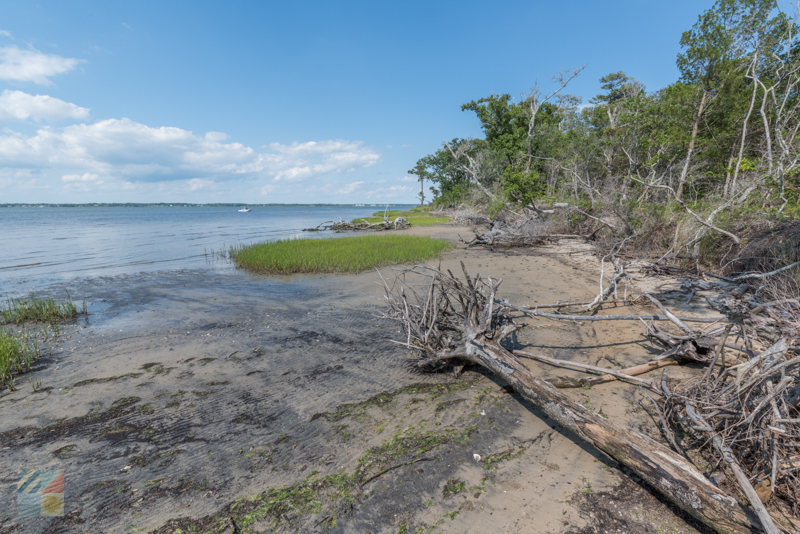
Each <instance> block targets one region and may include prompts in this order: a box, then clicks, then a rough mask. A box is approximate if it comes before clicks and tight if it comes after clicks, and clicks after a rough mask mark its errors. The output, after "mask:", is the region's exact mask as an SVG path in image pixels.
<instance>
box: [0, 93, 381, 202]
mask: <svg viewBox="0 0 800 534" xmlns="http://www.w3.org/2000/svg"><path fill="white" fill-rule="evenodd" d="M18 93H19V91H15V92H13V93H12V92H8V91H6V92H4V93H3V94H2V95H0V118H4V117H5V118H9V117H10V118H14V119H17V120H23V119H24V118H27V117H31V118H34V119H35V120H36V119H39V120H41V119H44V118H49V119H50V120H53V119H58V118H82V117H85V116H87V115H88V110H86V109H85V108H80V107H77V106H74V105H72V104H68V103H66V102H63V101H61V100H58V99H54V98H51V97H39V96H36V97H32V96H30V95H25V94H24V93H21V95H20V94H18ZM7 132H8V133H7V134H6V135H0V162H2V165H3V166H4V167H14V168H24V169H30V170H46V169H54V170H57V171H58V172H59V173H61V174H63V175H64V176H83V175H85V174H87V173H88V174H89V175H93V176H100V177H106V178H121V179H124V180H126V181H130V182H163V181H172V180H191V179H194V178H202V179H205V180H208V179H214V180H215V181H225V180H232V179H240V178H248V177H256V178H259V177H260V178H271V179H274V180H276V181H280V180H285V181H292V182H296V181H301V180H306V179H309V178H313V177H315V176H320V175H325V174H341V173H347V172H351V171H354V170H357V169H362V168H365V167H369V166H371V165H374V164H375V163H377V162H378V161H379V160H380V154H378V153H377V152H375V151H373V150H372V149H371V148H368V147H365V146H363V143H362V142H360V141H342V140H329V141H316V142H308V143H292V144H290V145H282V144H279V143H273V144H270V145H268V149H269V150H268V151H264V152H257V151H256V150H254V149H253V148H251V147H248V146H245V145H243V144H241V143H235V142H226V141H227V137H228V136H227V135H225V134H223V133H220V132H209V133H207V134H205V135H202V136H200V135H195V134H194V133H192V132H191V131H188V130H183V129H181V128H175V127H168V126H162V127H159V128H154V127H150V126H146V125H144V124H140V123H138V122H135V121H132V120H130V119H107V120H102V121H98V122H95V123H92V124H73V125H69V126H65V127H63V128H53V127H50V126H48V127H44V128H40V129H38V130H37V131H36V133H34V134H32V135H24V134H22V133H19V132H14V131H10V130H7ZM197 184H198V183H197V182H195V185H194V186H193V187H192V190H196V189H200V187H197Z"/></svg>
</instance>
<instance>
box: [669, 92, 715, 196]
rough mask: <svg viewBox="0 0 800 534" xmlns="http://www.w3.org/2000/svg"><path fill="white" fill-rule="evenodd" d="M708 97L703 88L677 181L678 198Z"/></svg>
mask: <svg viewBox="0 0 800 534" xmlns="http://www.w3.org/2000/svg"><path fill="white" fill-rule="evenodd" d="M707 97H708V88H707V87H704V88H703V98H701V99H700V107H699V108H697V117H695V119H694V126H693V127H692V138H691V140H690V141H689V150H688V152H687V153H686V163H684V164H683V171H681V179H680V181H679V182H678V192H677V193H676V194H677V196H678V199H681V198H683V186H684V184H685V183H686V176H687V175H688V174H689V163H690V162H691V161H692V153H694V144H695V141H696V140H697V131H698V130H699V129H700V119H702V118H703V111H705V107H706V98H707Z"/></svg>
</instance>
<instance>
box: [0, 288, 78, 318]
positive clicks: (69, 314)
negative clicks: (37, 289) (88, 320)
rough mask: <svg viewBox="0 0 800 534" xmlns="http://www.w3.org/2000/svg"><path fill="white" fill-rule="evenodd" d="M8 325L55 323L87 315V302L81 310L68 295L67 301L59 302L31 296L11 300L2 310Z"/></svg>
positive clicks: (0, 312)
mask: <svg viewBox="0 0 800 534" xmlns="http://www.w3.org/2000/svg"><path fill="white" fill-rule="evenodd" d="M0 314H2V317H3V321H4V322H5V323H6V324H22V323H24V322H26V321H41V322H48V323H55V322H57V321H63V320H65V319H71V318H73V317H77V316H78V315H81V314H83V315H85V314H86V301H85V300H84V301H83V305H82V307H81V308H80V309H78V307H77V306H76V305H75V303H74V302H72V298H71V297H70V296H69V294H67V300H64V301H57V300H55V299H53V298H50V297H46V298H39V297H37V296H36V295H33V294H31V295H29V296H28V298H27V299H16V298H10V299H8V302H7V303H6V306H5V307H3V308H1V309H0Z"/></svg>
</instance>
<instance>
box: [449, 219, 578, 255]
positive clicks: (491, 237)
mask: <svg viewBox="0 0 800 534" xmlns="http://www.w3.org/2000/svg"><path fill="white" fill-rule="evenodd" d="M538 213H543V212H542V211H541V210H539V211H538ZM488 224H489V230H488V231H485V232H479V231H477V230H473V233H474V234H475V235H474V237H473V238H472V239H470V240H469V241H465V240H464V239H463V238H461V236H459V239H461V242H462V243H464V244H465V245H467V246H468V247H470V246H485V247H489V248H491V249H494V248H511V247H534V246H541V245H547V244H551V243H554V242H556V241H557V240H559V239H582V240H586V239H587V238H588V236H584V235H571V234H545V233H543V232H544V230H545V228H546V226H545V223H544V222H543V220H542V218H541V217H540V216H539V215H538V214H537V213H534V214H533V215H530V216H527V217H526V216H521V217H516V218H514V219H513V220H511V221H506V220H504V219H497V220H495V221H491V222H489V223H488Z"/></svg>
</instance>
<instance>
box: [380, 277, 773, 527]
mask: <svg viewBox="0 0 800 534" xmlns="http://www.w3.org/2000/svg"><path fill="white" fill-rule="evenodd" d="M462 268H463V269H464V275H465V277H466V281H465V282H462V281H461V280H459V279H457V278H456V277H455V276H453V274H452V272H450V271H448V272H447V273H444V272H441V271H439V270H438V269H425V270H424V272H420V271H416V272H418V273H419V274H424V275H427V276H430V277H431V282H430V286H429V287H428V289H427V291H426V293H425V295H423V296H421V297H420V296H419V295H416V293H415V292H414V291H413V289H412V288H410V287H407V286H404V287H399V288H395V289H390V288H389V287H388V286H387V287H386V297H387V301H388V303H389V312H388V317H391V318H394V319H396V320H398V321H400V322H401V324H402V325H403V328H404V330H405V332H406V341H405V342H404V343H401V344H402V345H404V346H406V347H408V348H410V349H413V350H416V351H419V352H420V353H422V354H423V355H424V359H423V360H422V361H421V362H420V365H421V366H425V365H431V364H437V363H438V362H442V361H445V360H468V361H470V362H472V363H475V364H478V365H481V366H483V367H485V368H486V369H488V370H490V371H491V372H492V373H494V374H495V375H497V376H498V377H500V378H502V379H503V380H505V381H506V382H508V384H509V385H510V386H511V387H512V388H513V389H514V390H515V391H516V392H517V393H519V394H520V395H521V396H522V397H523V398H524V399H526V400H528V401H529V402H531V403H532V404H533V405H534V406H537V407H538V408H540V409H541V410H542V411H543V412H545V413H546V414H547V415H548V416H549V417H551V418H552V419H553V420H555V421H557V422H558V423H559V424H561V425H562V426H563V427H564V428H566V429H568V430H570V431H571V432H573V433H574V434H575V435H576V436H577V437H579V438H580V439H581V440H583V441H584V442H586V443H588V444H590V445H592V446H593V447H595V448H597V449H598V450H600V451H602V452H604V453H605V454H607V455H608V456H610V457H611V458H613V459H614V460H616V461H618V462H619V463H621V464H623V465H625V466H627V467H628V468H629V469H631V470H632V471H633V472H634V473H636V474H637V475H638V476H640V477H641V478H642V479H644V480H645V481H646V482H647V483H648V484H650V485H651V486H652V487H653V488H654V489H655V490H657V491H659V492H660V493H661V494H663V495H664V496H665V497H666V498H667V499H669V500H670V502H672V503H673V504H675V505H676V506H678V507H679V508H681V509H683V510H685V511H686V512H688V513H689V514H690V515H692V516H693V517H695V518H696V519H698V520H699V521H701V522H703V523H704V524H706V525H708V526H710V527H712V528H714V529H715V530H717V531H718V532H724V533H746V532H753V531H759V530H760V522H759V520H758V517H757V515H756V514H755V513H754V512H753V511H752V510H751V509H750V508H748V507H745V506H743V505H742V504H740V503H739V502H738V501H736V500H735V499H734V498H732V497H730V496H729V495H727V494H725V493H724V492H723V491H721V490H720V489H719V488H717V487H716V486H714V485H713V484H712V483H711V482H710V481H709V480H708V479H706V478H705V477H704V476H703V475H702V474H701V473H700V472H698V471H697V470H696V469H695V468H694V467H693V466H692V465H690V464H688V463H687V461H686V460H685V459H684V458H683V457H681V456H679V455H678V454H676V453H675V452H673V451H672V450H670V449H668V448H666V447H664V446H663V445H660V444H659V443H657V442H655V441H653V440H652V439H650V438H649V437H647V436H645V435H644V434H641V433H639V432H637V431H635V430H631V429H628V428H625V427H623V426H621V425H618V424H616V423H614V422H612V421H609V420H607V419H604V418H603V417H602V416H600V415H599V414H597V413H595V412H593V411H591V410H588V409H587V408H585V407H584V406H582V405H580V404H578V403H577V402H575V401H573V400H572V399H571V398H569V397H568V396H567V395H565V394H564V393H562V392H561V391H559V390H558V389H556V388H555V387H553V386H552V385H551V384H550V383H548V382H547V381H545V380H543V379H541V378H539V377H537V376H535V375H533V374H532V373H531V372H530V371H529V370H528V368H527V367H525V366H524V365H523V364H522V363H521V362H520V361H519V360H518V359H517V358H516V357H515V356H514V355H513V354H512V353H510V352H509V351H507V350H506V349H505V348H504V347H503V346H502V345H501V342H502V340H503V339H504V338H505V337H507V336H508V335H510V334H511V333H512V332H514V331H515V330H517V329H519V328H520V325H516V324H514V323H513V321H512V320H511V318H510V317H509V316H508V314H506V313H504V307H503V306H501V307H500V308H499V309H498V308H496V307H495V294H496V291H497V288H498V286H499V285H500V283H501V282H502V280H493V279H492V278H491V277H489V278H488V281H483V280H482V279H481V278H480V275H478V276H477V277H475V279H471V278H470V277H469V275H468V274H467V272H466V269H465V268H464V265H463V263H462ZM412 271H414V270H413V269H412ZM407 291H408V292H409V293H411V294H413V295H414V296H415V297H416V298H415V299H412V300H409V298H408V296H407Z"/></svg>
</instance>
